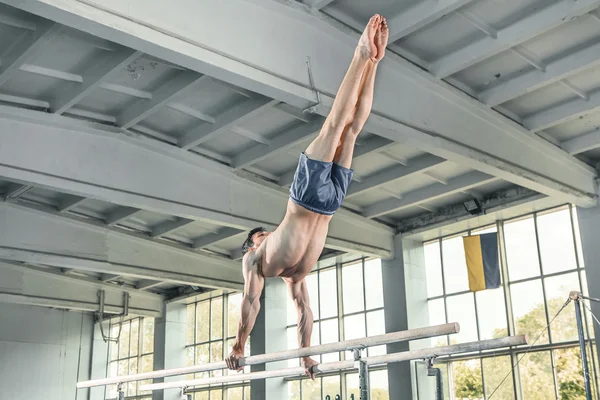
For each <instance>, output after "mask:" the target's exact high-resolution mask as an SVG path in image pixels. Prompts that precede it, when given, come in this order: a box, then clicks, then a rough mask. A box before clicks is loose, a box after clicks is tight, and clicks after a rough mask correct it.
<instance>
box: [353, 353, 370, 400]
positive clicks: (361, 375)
mask: <svg viewBox="0 0 600 400" xmlns="http://www.w3.org/2000/svg"><path fill="white" fill-rule="evenodd" d="M353 351H354V366H355V368H356V369H358V380H359V383H358V390H359V393H360V400H369V367H368V366H367V362H366V361H365V360H363V359H362V357H361V354H360V353H361V351H362V350H361V349H354V350H353Z"/></svg>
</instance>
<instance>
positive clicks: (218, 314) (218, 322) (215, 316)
mask: <svg viewBox="0 0 600 400" xmlns="http://www.w3.org/2000/svg"><path fill="white" fill-rule="evenodd" d="M222 337H223V298H222V297H217V298H216V299H211V301H210V339H211V340H215V339H221V338H222Z"/></svg>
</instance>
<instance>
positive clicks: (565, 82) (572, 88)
mask: <svg viewBox="0 0 600 400" xmlns="http://www.w3.org/2000/svg"><path fill="white" fill-rule="evenodd" d="M560 83H561V84H562V85H563V86H564V87H566V88H567V89H569V90H570V91H572V92H573V93H575V94H576V95H577V96H579V97H581V98H582V99H583V100H585V101H588V100H589V99H590V95H589V94H588V93H587V92H586V91H585V90H583V89H581V88H579V87H577V86H575V85H574V84H573V83H571V81H569V80H568V79H563V80H561V81H560Z"/></svg>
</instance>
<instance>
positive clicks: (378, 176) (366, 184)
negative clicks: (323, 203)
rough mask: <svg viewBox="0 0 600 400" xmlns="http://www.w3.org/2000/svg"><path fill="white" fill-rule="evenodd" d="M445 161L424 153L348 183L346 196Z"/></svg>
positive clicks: (412, 174)
mask: <svg viewBox="0 0 600 400" xmlns="http://www.w3.org/2000/svg"><path fill="white" fill-rule="evenodd" d="M445 161H446V160H444V159H443V158H440V157H436V156H434V155H431V154H426V155H424V156H420V157H416V158H415V159H412V160H409V161H408V165H407V166H403V165H395V166H393V167H389V168H385V169H383V170H382V171H379V172H376V173H374V174H371V175H369V176H366V177H365V178H364V180H363V182H360V183H354V184H352V185H350V187H349V188H348V195H347V196H346V198H352V197H356V196H358V195H361V194H363V193H365V192H367V191H369V190H373V189H376V188H378V187H381V186H384V185H386V184H388V183H391V182H394V181H396V180H398V179H402V178H410V177H413V176H415V175H417V174H419V173H423V172H425V171H428V170H429V169H431V168H433V167H435V166H437V165H440V164H441V163H443V162H445Z"/></svg>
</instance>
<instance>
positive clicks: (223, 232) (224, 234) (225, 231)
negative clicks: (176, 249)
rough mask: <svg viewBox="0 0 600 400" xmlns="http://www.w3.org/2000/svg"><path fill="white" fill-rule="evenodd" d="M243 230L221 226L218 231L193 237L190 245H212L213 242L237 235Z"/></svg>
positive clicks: (197, 247) (198, 246) (194, 246)
mask: <svg viewBox="0 0 600 400" xmlns="http://www.w3.org/2000/svg"><path fill="white" fill-rule="evenodd" d="M243 232H244V231H240V230H239V229H233V228H222V229H220V230H219V232H217V233H215V234H211V235H206V236H202V237H199V238H197V239H194V242H193V244H192V247H193V248H194V249H201V248H203V247H208V246H212V245H214V244H215V243H218V242H220V241H222V240H226V239H229V238H231V237H232V236H237V235H239V234H241V233H243Z"/></svg>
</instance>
